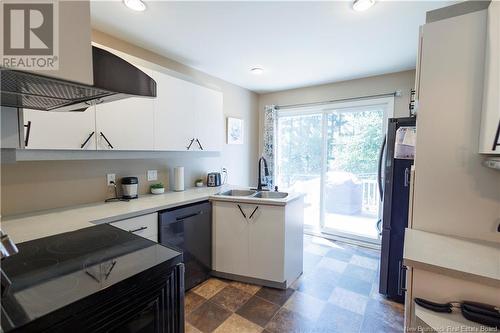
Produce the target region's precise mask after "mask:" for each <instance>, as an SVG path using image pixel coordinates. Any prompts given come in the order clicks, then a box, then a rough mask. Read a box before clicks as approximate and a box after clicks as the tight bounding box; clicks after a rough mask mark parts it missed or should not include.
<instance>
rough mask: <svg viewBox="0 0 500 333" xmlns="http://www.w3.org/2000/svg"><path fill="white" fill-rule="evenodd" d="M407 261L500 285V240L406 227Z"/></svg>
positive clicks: (465, 277)
mask: <svg viewBox="0 0 500 333" xmlns="http://www.w3.org/2000/svg"><path fill="white" fill-rule="evenodd" d="M403 257H404V263H405V265H407V266H411V267H416V268H421V269H425V270H429V271H434V272H436V273H440V274H446V275H450V276H454V277H457V278H463V279H468V280H472V281H476V282H483V283H486V284H488V285H492V286H495V287H500V244H499V243H490V242H484V241H482V242H479V241H475V240H470V239H465V238H456V237H451V236H443V235H438V234H434V233H430V232H425V231H421V230H415V229H408V228H407V229H406V230H405V245H404V255H403Z"/></svg>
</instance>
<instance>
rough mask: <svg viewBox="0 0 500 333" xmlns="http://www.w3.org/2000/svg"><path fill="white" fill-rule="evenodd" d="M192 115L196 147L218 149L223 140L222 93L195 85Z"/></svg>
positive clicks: (207, 149) (210, 149)
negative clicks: (193, 117)
mask: <svg viewBox="0 0 500 333" xmlns="http://www.w3.org/2000/svg"><path fill="white" fill-rule="evenodd" d="M194 116H195V121H194V125H195V138H196V139H197V140H198V141H197V145H198V149H202V150H205V151H220V150H221V148H222V143H223V140H224V116H223V110H222V93H221V92H220V91H216V90H212V89H209V88H205V87H202V86H195V89H194Z"/></svg>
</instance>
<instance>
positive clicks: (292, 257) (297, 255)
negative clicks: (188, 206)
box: [212, 197, 304, 288]
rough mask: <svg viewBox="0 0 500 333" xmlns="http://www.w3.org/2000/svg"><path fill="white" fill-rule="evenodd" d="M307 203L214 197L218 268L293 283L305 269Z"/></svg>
mask: <svg viewBox="0 0 500 333" xmlns="http://www.w3.org/2000/svg"><path fill="white" fill-rule="evenodd" d="M303 205H304V202H303V198H302V197H301V198H298V199H296V200H293V201H290V202H288V203H287V204H286V205H285V206H274V205H262V204H245V203H238V202H226V201H213V202H212V206H213V269H214V271H215V272H216V273H217V272H219V273H225V274H229V275H230V276H233V277H235V278H236V279H237V277H238V276H239V277H244V278H251V279H254V280H255V281H256V282H260V283H262V284H266V282H271V284H269V285H270V286H275V287H283V288H285V287H289V286H290V284H291V283H293V281H295V279H296V278H297V277H298V276H299V275H300V274H301V273H302V263H303V260H302V250H303V216H304V215H303ZM291 212H293V215H294V216H295V217H291ZM252 214H253V215H252Z"/></svg>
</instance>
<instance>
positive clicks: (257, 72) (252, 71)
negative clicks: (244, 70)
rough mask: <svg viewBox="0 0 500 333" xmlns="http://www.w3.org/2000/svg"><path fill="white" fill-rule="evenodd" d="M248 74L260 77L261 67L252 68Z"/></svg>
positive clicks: (262, 69)
mask: <svg viewBox="0 0 500 333" xmlns="http://www.w3.org/2000/svg"><path fill="white" fill-rule="evenodd" d="M250 72H251V73H252V74H255V75H260V74H262V73H264V68H262V67H254V68H252V69H251V70H250Z"/></svg>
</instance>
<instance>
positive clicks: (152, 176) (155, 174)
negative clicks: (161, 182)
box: [148, 170, 158, 182]
mask: <svg viewBox="0 0 500 333" xmlns="http://www.w3.org/2000/svg"><path fill="white" fill-rule="evenodd" d="M154 180H158V172H157V171H156V170H148V182H151V181H154Z"/></svg>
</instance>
